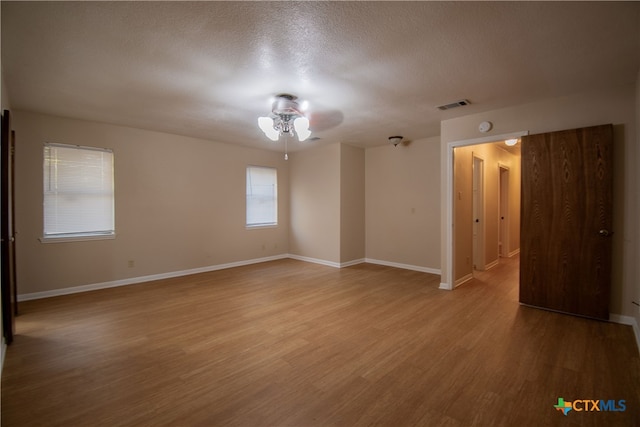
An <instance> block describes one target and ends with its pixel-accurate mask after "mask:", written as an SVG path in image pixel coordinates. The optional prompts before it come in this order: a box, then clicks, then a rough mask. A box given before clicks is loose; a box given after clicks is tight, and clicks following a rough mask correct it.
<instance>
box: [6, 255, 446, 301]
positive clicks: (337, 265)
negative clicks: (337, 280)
mask: <svg viewBox="0 0 640 427" xmlns="http://www.w3.org/2000/svg"><path fill="white" fill-rule="evenodd" d="M284 258H291V259H295V260H298V261H304V262H312V263H314V264H321V265H326V266H329V267H334V268H344V267H349V266H352V265H356V264H361V263H363V262H368V263H371V264H380V265H386V266H390V267H397V268H402V269H406V270H415V271H421V272H423V273H431V274H438V275H439V274H440V270H437V269H434V268H428V267H420V266H415V265H409V264H400V263H396V262H387V261H381V260H375V259H369V258H362V259H356V260H351V261H346V262H343V263H338V262H333V261H327V260H323V259H318V258H310V257H305V256H300V255H293V254H281V255H275V256H270V257H264V258H255V259H250V260H245V261H237V262H230V263H227V264H218V265H211V266H207V267H199V268H192V269H189V270H180V271H172V272H168V273H160V274H151V275H149V276H139V277H130V278H128V279H122V280H113V281H109V282H101V283H92V284H89V285H80V286H73V287H69V288H62V289H54V290H51V291H43V292H33V293H28V294H20V295H18V302H21V301H29V300H34V299H41V298H50V297H56V296H60V295H69V294H76V293H80V292H89V291H95V290H99V289H107V288H115V287H118V286H127V285H135V284H137V283H144V282H151V281H153V280H162V279H170V278H173V277H181V276H188V275H191V274H198V273H206V272H209V271H216V270H223V269H226V268H233V267H242V266H244V265H251V264H258V263H261V262H267V261H274V260H278V259H284Z"/></svg>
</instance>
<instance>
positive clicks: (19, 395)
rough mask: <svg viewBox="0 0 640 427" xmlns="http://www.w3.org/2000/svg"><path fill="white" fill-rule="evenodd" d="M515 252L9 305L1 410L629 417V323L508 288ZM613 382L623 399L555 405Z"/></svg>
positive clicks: (612, 390)
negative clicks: (424, 268)
mask: <svg viewBox="0 0 640 427" xmlns="http://www.w3.org/2000/svg"><path fill="white" fill-rule="evenodd" d="M517 268H518V259H517V257H516V258H514V259H511V260H506V261H504V262H502V263H501V264H500V265H498V266H496V267H494V268H493V269H492V270H490V271H488V272H484V273H483V274H481V275H479V277H478V278H476V279H473V280H472V281H471V282H468V283H466V284H465V285H463V286H461V287H460V288H458V289H457V290H455V291H453V292H447V291H441V290H438V289H437V288H438V284H439V277H436V276H433V275H429V274H425V273H419V272H413V271H407V270H399V269H394V268H390V267H383V266H377V265H371V264H361V265H356V266H353V267H349V268H344V269H334V268H331V267H325V266H320V265H315V264H309V263H304V262H300V261H295V260H281V261H275V262H269V263H264V264H257V265H253V266H247V267H240V268H234V269H228V270H222V271H217V272H211V273H205V274H199V275H194V276H190V277H183V278H176V279H169V280H163V281H158V282H153V283H147V284H141V285H134V286H127V287H121V288H113V289H107V290H102V291H95V292H90V293H84V294H76V295H68V296H62V297H56V298H49V299H43V300H38V301H29V302H24V303H22V304H21V306H20V308H21V312H22V314H21V315H20V316H19V317H18V319H17V336H16V338H15V341H14V343H13V344H12V345H11V346H10V348H9V349H8V351H7V355H6V361H5V364H4V371H3V375H2V424H3V425H5V426H30V425H47V426H97V425H104V426H120V425H145V426H162V425H172V426H173V425H175V426H191V425H198V426H252V427H253V426H361V425H382V426H386V425H388V426H413V425H416V426H476V425H477V426H510V427H511V426H555V425H557V426H634V425H640V412H639V404H640V358H639V356H638V350H637V347H636V345H635V341H634V337H633V335H632V330H631V328H630V327H628V326H623V325H618V324H611V323H605V322H598V321H593V320H587V319H582V318H577V317H572V316H567V315H562V314H557V313H550V312H545V311H541V310H537V309H533V308H528V307H522V306H520V305H519V304H518V302H517V300H518V298H517V297H518V294H517V293H518V289H517V275H518V271H517ZM559 397H562V398H564V399H565V400H566V401H573V400H578V399H594V400H595V399H604V400H609V399H615V400H620V399H624V400H625V401H626V408H627V410H626V411H625V412H577V411H571V412H569V413H568V415H567V416H566V417H565V416H564V415H563V414H562V413H560V412H558V411H556V410H555V409H554V407H553V406H554V405H555V404H556V403H557V401H558V398H559Z"/></svg>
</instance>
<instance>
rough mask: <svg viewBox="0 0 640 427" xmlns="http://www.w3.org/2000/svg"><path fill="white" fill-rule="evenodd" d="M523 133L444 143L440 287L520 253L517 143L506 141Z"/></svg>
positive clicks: (459, 283)
mask: <svg viewBox="0 0 640 427" xmlns="http://www.w3.org/2000/svg"><path fill="white" fill-rule="evenodd" d="M527 134H528V132H518V133H515V134H505V135H496V136H493V137H486V138H480V139H474V140H466V141H458V142H454V143H449V145H448V153H447V156H448V171H447V174H448V179H447V193H446V199H447V201H446V202H447V226H446V227H445V230H444V231H445V232H444V233H443V234H444V236H443V237H444V242H445V246H446V248H445V249H446V253H447V255H448V256H447V258H446V266H447V268H446V269H445V270H444V271H443V273H444V274H443V277H442V278H443V282H442V283H441V285H440V288H441V289H453V288H455V287H457V286H459V285H461V284H463V283H465V282H467V281H468V280H470V279H472V278H473V276H474V272H481V271H485V270H488V269H491V268H492V267H494V266H496V265H497V264H498V263H499V262H500V258H508V257H512V256H514V255H516V254H518V253H519V247H520V246H519V244H520V242H519V231H520V152H519V150H520V144H519V143H518V144H517V145H516V146H515V147H509V146H507V145H506V144H505V140H507V139H512V138H520V137H521V136H524V135H527Z"/></svg>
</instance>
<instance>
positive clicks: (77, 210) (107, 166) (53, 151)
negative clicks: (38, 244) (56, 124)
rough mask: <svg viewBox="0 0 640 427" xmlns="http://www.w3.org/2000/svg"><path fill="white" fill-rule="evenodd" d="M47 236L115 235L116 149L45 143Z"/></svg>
mask: <svg viewBox="0 0 640 427" xmlns="http://www.w3.org/2000/svg"><path fill="white" fill-rule="evenodd" d="M43 172H44V237H45V239H46V238H78V237H79V238H82V237H89V236H112V235H114V233H115V229H114V196H113V195H114V191H113V190H114V189H113V152H112V151H111V150H107V149H100V148H90V147H78V146H73V145H63V144H45V146H44V170H43Z"/></svg>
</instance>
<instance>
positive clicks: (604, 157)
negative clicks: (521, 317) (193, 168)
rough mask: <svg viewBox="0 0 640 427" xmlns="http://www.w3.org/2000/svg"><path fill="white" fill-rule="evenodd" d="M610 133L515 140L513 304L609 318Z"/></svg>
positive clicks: (602, 129) (586, 131) (598, 129)
mask: <svg viewBox="0 0 640 427" xmlns="http://www.w3.org/2000/svg"><path fill="white" fill-rule="evenodd" d="M612 150H613V126H612V125H603V126H594V127H589V128H582V129H572V130H566V131H560V132H551V133H545V134H539V135H530V136H525V137H523V138H522V199H521V200H522V222H521V255H520V302H521V303H523V304H527V305H532V306H536V307H540V308H545V309H549V310H555V311H560V312H565V313H569V314H576V315H580V316H586V317H591V318H596V319H608V318H609V294H610V285H611V247H612V241H611V240H612V234H613V231H612V229H611V227H612V208H613V203H612V201H613V193H612V192H613V186H612V173H613V164H612V163H613V156H612Z"/></svg>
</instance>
